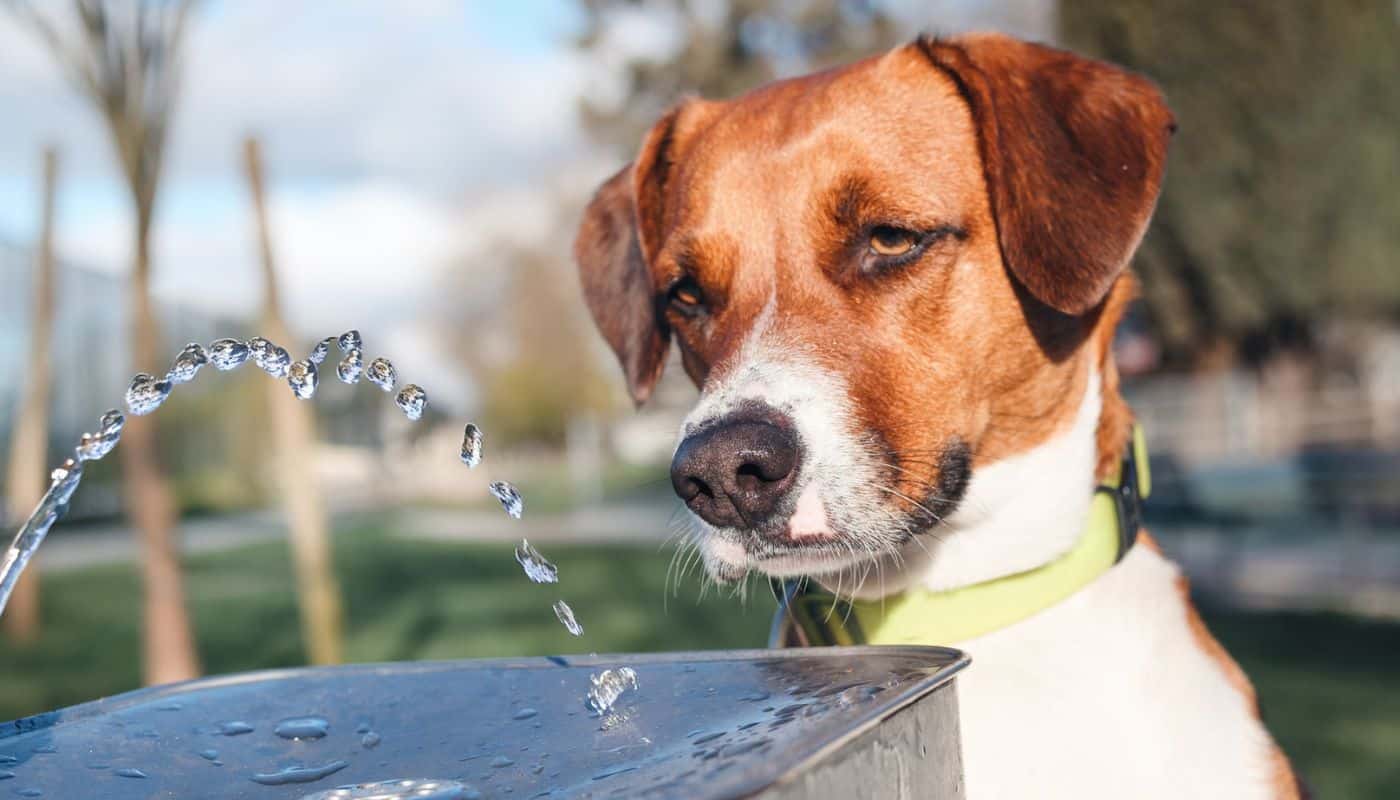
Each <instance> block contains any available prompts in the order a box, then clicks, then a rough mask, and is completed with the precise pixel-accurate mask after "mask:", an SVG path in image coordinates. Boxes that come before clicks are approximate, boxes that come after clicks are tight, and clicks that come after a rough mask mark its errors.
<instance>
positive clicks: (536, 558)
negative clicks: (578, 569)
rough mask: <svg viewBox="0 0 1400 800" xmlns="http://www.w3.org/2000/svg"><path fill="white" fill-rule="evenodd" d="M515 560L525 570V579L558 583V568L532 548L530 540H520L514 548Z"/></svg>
mask: <svg viewBox="0 0 1400 800" xmlns="http://www.w3.org/2000/svg"><path fill="white" fill-rule="evenodd" d="M512 516H518V515H514V514H513V515H512ZM515 560H516V561H517V562H518V563H519V564H520V566H521V567H523V568H524V569H525V575H526V577H528V578H529V579H530V580H532V581H534V582H535V583H558V582H559V568H558V567H556V566H554V565H553V564H551V563H550V561H549V559H547V558H545V557H544V556H543V555H541V554H540V551H538V550H536V549H535V548H534V547H532V546H531V545H530V540H528V539H521V540H520V544H518V545H516V546H515Z"/></svg>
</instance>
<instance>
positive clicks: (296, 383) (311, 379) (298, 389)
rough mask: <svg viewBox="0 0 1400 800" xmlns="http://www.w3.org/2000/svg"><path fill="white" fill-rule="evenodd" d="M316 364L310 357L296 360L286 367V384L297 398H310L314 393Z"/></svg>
mask: <svg viewBox="0 0 1400 800" xmlns="http://www.w3.org/2000/svg"><path fill="white" fill-rule="evenodd" d="M316 380H317V375H316V365H315V364H313V363H311V360H310V359H307V360H305V361H298V362H296V363H295V364H292V366H291V367H289V368H288V369H287V385H288V386H290V387H292V394H294V395H296V396H297V398H298V399H301V400H310V399H311V397H312V396H313V395H315V394H316Z"/></svg>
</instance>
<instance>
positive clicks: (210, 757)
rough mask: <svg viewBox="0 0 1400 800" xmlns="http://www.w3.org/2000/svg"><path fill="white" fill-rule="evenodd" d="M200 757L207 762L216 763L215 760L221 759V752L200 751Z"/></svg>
mask: <svg viewBox="0 0 1400 800" xmlns="http://www.w3.org/2000/svg"><path fill="white" fill-rule="evenodd" d="M199 757H200V758H202V759H204V760H205V761H214V760H216V759H218V757H219V751H218V750H200V751H199Z"/></svg>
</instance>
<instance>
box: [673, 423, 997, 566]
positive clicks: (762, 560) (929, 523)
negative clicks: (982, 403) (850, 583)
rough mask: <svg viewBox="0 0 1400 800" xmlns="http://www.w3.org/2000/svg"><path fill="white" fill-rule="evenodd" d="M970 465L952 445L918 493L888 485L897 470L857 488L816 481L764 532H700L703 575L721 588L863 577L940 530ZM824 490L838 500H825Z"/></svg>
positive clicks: (962, 489)
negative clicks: (764, 579)
mask: <svg viewBox="0 0 1400 800" xmlns="http://www.w3.org/2000/svg"><path fill="white" fill-rule="evenodd" d="M969 462H970V457H969V454H968V448H967V447H966V446H965V445H963V444H962V443H961V442H954V443H953V444H952V445H951V446H949V447H947V448H945V450H944V456H943V458H942V459H941V463H940V465H939V466H940V468H939V471H938V473H937V474H938V478H937V479H936V480H935V481H934V482H931V483H928V484H926V487H927V488H926V489H925V491H923V492H922V493H921V494H918V495H915V494H912V492H916V491H918V488H919V487H913V488H911V487H908V486H903V485H902V484H900V483H899V482H898V481H895V480H893V479H892V478H893V477H894V474H897V469H898V468H892V469H890V470H887V471H886V472H887V473H891V474H886V475H882V476H880V477H877V478H875V479H872V480H870V481H869V482H868V483H867V484H866V485H863V486H855V487H843V486H840V485H837V486H835V487H834V488H833V487H828V486H823V485H822V483H821V482H820V480H819V479H815V478H814V479H812V480H810V481H809V482H808V483H807V485H806V486H804V487H802V488H801V489H800V490H799V491H798V492H797V497H796V499H795V500H794V501H792V502H791V503H790V506H791V509H790V511H789V512H788V513H787V514H785V515H784V517H783V518H781V519H779V520H776V521H774V522H773V523H772V524H771V525H769V526H767V527H766V528H764V529H760V530H753V529H741V528H720V527H714V526H708V525H705V526H702V527H703V529H704V530H703V532H702V539H701V541H700V547H701V551H702V553H703V555H704V561H705V567H706V570H707V572H708V573H709V574H710V576H711V577H712V578H714V579H715V580H717V581H721V582H726V583H728V582H734V581H738V580H741V579H743V578H744V577H745V576H746V575H747V574H748V573H750V572H759V573H762V574H764V575H767V576H768V577H772V578H796V577H814V578H818V579H822V578H824V577H831V576H846V575H849V574H856V575H863V574H865V573H866V572H868V571H870V570H871V569H873V568H875V565H876V564H877V563H878V562H880V561H882V560H890V559H894V560H898V559H899V558H900V557H901V552H902V550H903V549H904V548H905V547H906V545H909V544H910V543H911V542H914V541H915V540H918V539H921V538H922V537H925V536H926V535H929V534H931V533H933V532H934V531H935V530H936V529H937V528H938V527H939V526H941V525H943V524H944V521H945V520H946V519H947V518H948V517H949V516H950V515H952V513H953V512H954V511H955V510H956V509H957V507H958V504H959V502H960V501H961V499H962V496H963V493H964V492H965V490H966V485H967V480H968V471H969ZM896 486H901V487H902V488H895V487H896ZM824 489H826V490H827V491H829V492H830V493H831V494H836V495H837V496H838V498H839V502H831V501H828V500H826V499H825V496H824V495H826V494H827V492H826V491H823V490H824ZM843 489H845V491H844V492H843V491H842V490H843ZM843 579H844V578H843Z"/></svg>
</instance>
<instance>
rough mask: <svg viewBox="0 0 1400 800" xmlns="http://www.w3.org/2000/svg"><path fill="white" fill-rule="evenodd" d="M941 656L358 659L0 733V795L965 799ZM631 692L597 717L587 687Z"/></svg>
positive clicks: (111, 704)
mask: <svg viewBox="0 0 1400 800" xmlns="http://www.w3.org/2000/svg"><path fill="white" fill-rule="evenodd" d="M967 663H968V659H967V657H966V656H964V655H963V654H962V653H960V652H958V651H956V650H950V649H946V648H937V647H851V648H822V649H810V650H784V651H773V650H750V651H721V652H708V653H706V652H701V653H668V654H662V655H605V656H590V657H586V658H574V657H550V658H520V659H506V660H492V661H453V662H426V663H406V664H383V665H358V666H344V667H329V668H306V669H293V670H280V671H270V672H256V673H250V674H246V675H233V676H229V677H223V678H210V679H206V680H199V681H192V682H189V683H183V684H175V685H171V686H165V687H157V688H152V689H145V690H140V691H135V692H130V693H128V694H124V695H119V696H117V697H112V698H108V699H105V700H98V701H95V702H92V703H86V704H83V705H79V706H75V707H73V708H69V709H65V710H62V711H55V712H50V713H46V714H40V715H37V716H34V717H27V718H25V719H21V720H16V721H14V722H9V723H5V724H4V725H3V726H0V775H3V776H4V779H3V780H0V791H3V792H6V793H14V794H16V795H17V796H20V797H24V796H29V797H41V798H62V799H63V800H70V799H71V800H79V799H81V798H103V800H132V799H134V798H179V799H180V800H194V799H195V798H208V799H209V800H226V799H228V800H231V799H232V798H266V800H281V799H282V798H289V799H290V798H307V799H310V798H316V799H317V800H320V799H322V798H368V797H376V798H381V799H383V800H387V799H388V798H398V797H403V798H410V797H411V798H428V799H429V800H432V799H433V798H436V799H437V800H453V798H457V799H458V800H465V799H466V798H476V797H481V798H493V797H511V798H533V797H550V798H556V797H558V798H565V797H569V798H574V797H577V798H586V797H661V798H666V797H675V798H743V797H761V798H784V799H787V798H843V799H844V798H871V799H872V800H874V798H881V799H882V800H884V799H885V798H904V797H908V798H961V797H962V796H963V793H962V766H961V758H960V750H959V741H958V718H957V702H956V697H955V693H954V678H955V676H956V674H957V673H958V671H959V670H961V669H962V668H963V667H964V666H966V665H967ZM621 666H627V667H631V668H632V669H634V670H635V671H636V674H637V684H638V687H637V688H636V689H635V690H631V691H628V692H625V693H624V694H623V695H622V696H621V697H620V698H619V699H618V701H617V703H616V705H615V706H614V708H613V710H612V712H611V713H609V714H607V715H603V716H599V715H597V714H596V713H594V712H592V711H590V710H589V709H588V708H587V706H586V705H585V702H584V698H585V696H586V694H587V692H588V689H589V686H590V683H589V676H590V675H591V674H594V673H596V672H598V671H600V670H602V669H605V668H616V667H621Z"/></svg>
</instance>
